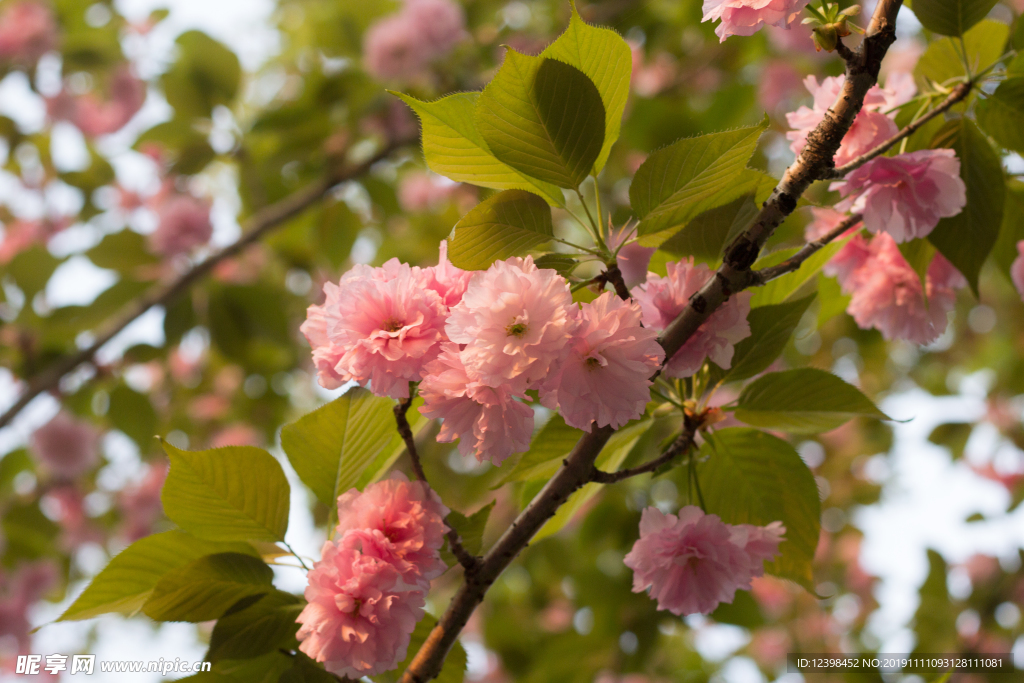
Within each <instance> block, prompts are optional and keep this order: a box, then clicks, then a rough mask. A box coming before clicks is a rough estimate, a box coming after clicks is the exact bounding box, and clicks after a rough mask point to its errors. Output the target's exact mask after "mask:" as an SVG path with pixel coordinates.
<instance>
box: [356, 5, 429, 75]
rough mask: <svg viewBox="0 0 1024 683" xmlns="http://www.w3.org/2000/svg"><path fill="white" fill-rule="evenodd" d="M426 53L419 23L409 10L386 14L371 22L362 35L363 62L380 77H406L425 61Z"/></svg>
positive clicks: (412, 73) (420, 68)
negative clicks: (412, 17) (413, 19)
mask: <svg viewBox="0 0 1024 683" xmlns="http://www.w3.org/2000/svg"><path fill="white" fill-rule="evenodd" d="M428 61H430V60H429V53H428V52H427V49H426V44H425V43H424V41H423V36H422V34H421V32H420V27H418V26H416V25H415V24H414V23H413V22H412V20H411V18H410V17H409V15H408V14H405V13H400V14H395V15H392V16H389V17H385V18H384V19H382V20H381V21H379V22H377V23H376V24H374V25H373V26H371V27H370V28H369V29H368V30H367V31H366V34H365V35H364V37H363V66H364V67H365V68H366V70H367V72H369V73H370V75H371V76H373V77H374V78H377V79H380V80H382V81H387V80H398V79H403V80H408V79H411V78H414V77H416V76H418V75H419V74H420V73H421V72H422V71H423V70H424V69H425V68H426V65H427V62H428Z"/></svg>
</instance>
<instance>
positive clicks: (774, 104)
mask: <svg viewBox="0 0 1024 683" xmlns="http://www.w3.org/2000/svg"><path fill="white" fill-rule="evenodd" d="M802 84H803V79H801V78H800V72H799V71H797V70H796V68H795V67H794V66H793V65H792V64H791V63H790V62H788V61H786V60H782V59H775V60H772V61H770V62H768V63H767V64H765V65H764V70H762V71H761V80H760V81H758V83H757V97H758V101H759V102H760V103H761V106H762V107H764V108H765V109H766V110H767V111H769V112H774V111H775V110H776V109H778V108H779V105H781V104H783V103H785V102H788V101H790V100H792V99H793V98H794V97H795V96H796V94H797V93H798V92H799V90H800V86H801V85H802Z"/></svg>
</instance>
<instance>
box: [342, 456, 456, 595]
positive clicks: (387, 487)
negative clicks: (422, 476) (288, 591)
mask: <svg viewBox="0 0 1024 683" xmlns="http://www.w3.org/2000/svg"><path fill="white" fill-rule="evenodd" d="M449 512H450V510H449V509H448V508H447V507H445V505H444V503H442V502H441V498H440V497H439V496H438V495H437V494H436V493H435V492H434V491H433V490H432V489H431V488H430V486H428V485H427V484H426V483H425V482H421V481H409V479H408V478H407V477H406V476H405V475H404V474H402V473H401V472H394V473H392V475H391V478H390V479H385V480H384V481H379V482H377V483H376V484H370V485H369V486H367V487H366V490H364V491H363V492H361V493H360V492H359V490H358V489H350V490H349V491H347V492H346V493H343V494H342V495H341V496H339V497H338V526H337V527H336V532H337V534H338V535H339V536H340V537H343V538H342V541H341V543H342V544H343V545H345V544H354V545H355V546H358V545H361V546H362V551H363V552H364V553H367V554H372V555H373V556H374V557H378V558H380V559H382V560H384V561H386V562H388V563H389V564H391V565H392V566H393V567H394V568H395V569H397V570H398V573H399V574H401V576H402V578H403V579H404V580H405V582H406V583H408V584H409V585H411V586H419V587H420V588H423V589H424V590H426V588H428V587H429V585H430V581H431V579H435V578H437V577H438V576H440V575H441V574H443V573H444V571H445V569H447V568H448V567H447V565H445V563H444V561H443V560H442V559H441V555H440V553H439V551H440V549H441V546H442V545H443V544H444V534H445V531H446V530H447V527H445V524H444V518H445V517H446V516H447V515H448V513H449ZM371 548H372V549H373V550H372V551H371V550H370V549H371Z"/></svg>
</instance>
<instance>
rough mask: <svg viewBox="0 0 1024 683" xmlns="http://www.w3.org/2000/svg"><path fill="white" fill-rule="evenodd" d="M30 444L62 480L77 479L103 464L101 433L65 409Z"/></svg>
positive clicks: (37, 432)
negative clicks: (100, 463) (100, 443)
mask: <svg viewBox="0 0 1024 683" xmlns="http://www.w3.org/2000/svg"><path fill="white" fill-rule="evenodd" d="M30 441H31V445H32V451H33V452H34V453H35V455H36V457H37V458H39V460H40V462H42V463H43V465H45V466H46V468H47V469H48V470H50V472H51V473H52V474H53V475H54V476H56V477H58V478H60V479H65V480H67V479H75V478H76V477H78V476H80V475H82V474H85V473H86V472H88V471H89V470H91V469H92V468H93V467H95V466H96V465H97V464H98V463H99V441H100V434H99V432H98V431H97V430H96V428H95V427H93V426H92V425H91V424H90V423H88V422H85V421H83V420H79V419H77V418H75V417H73V416H72V415H71V414H70V413H68V412H65V411H63V410H62V411H61V412H59V413H57V415H56V416H54V418H53V419H52V420H50V421H49V422H47V423H46V424H44V425H43V426H42V427H40V428H39V429H37V430H36V431H35V432H34V433H33V434H32V437H31V439H30Z"/></svg>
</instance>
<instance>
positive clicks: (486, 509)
mask: <svg viewBox="0 0 1024 683" xmlns="http://www.w3.org/2000/svg"><path fill="white" fill-rule="evenodd" d="M494 503H495V501H493V500H492V501H491V502H490V503H488V504H487V505H485V506H483V507H482V508H480V509H479V510H477V511H476V512H474V513H473V514H471V515H470V516H469V517H466V516H465V515H463V514H461V513H459V512H456V511H455V510H452V511H451V512H449V513H448V519H447V522H448V524H449V525H451V526H452V527H453V528H454V529H455V530H456V531H457V532H459V539H461V541H462V546H463V547H464V548H465V549H466V550H468V551H469V552H471V553H473V554H474V555H478V554H480V550H481V549H482V547H483V542H484V541H483V539H484V527H486V526H487V520H488V518H490V516H491V510H493V509H494Z"/></svg>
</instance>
